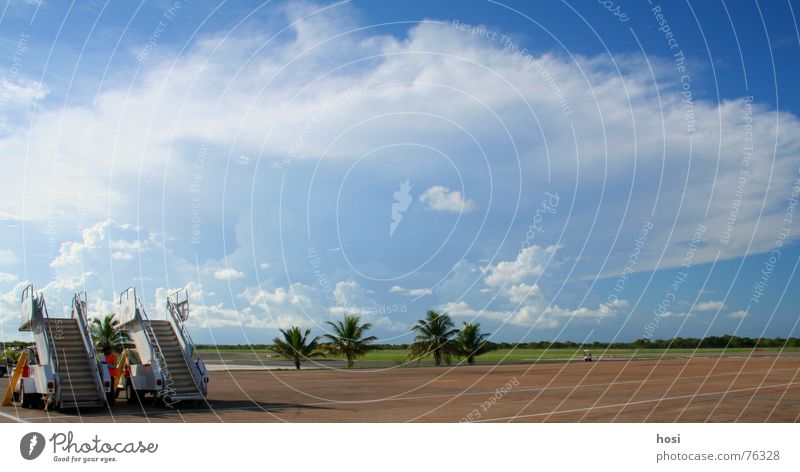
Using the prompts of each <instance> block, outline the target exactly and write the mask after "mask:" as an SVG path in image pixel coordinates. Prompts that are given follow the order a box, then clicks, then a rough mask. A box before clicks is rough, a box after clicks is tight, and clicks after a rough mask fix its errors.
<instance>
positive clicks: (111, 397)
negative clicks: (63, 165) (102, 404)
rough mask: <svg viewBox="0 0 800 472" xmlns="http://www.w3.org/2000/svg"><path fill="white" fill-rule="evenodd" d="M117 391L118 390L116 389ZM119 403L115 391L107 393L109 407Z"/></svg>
mask: <svg viewBox="0 0 800 472" xmlns="http://www.w3.org/2000/svg"><path fill="white" fill-rule="evenodd" d="M114 390H116V389H114ZM116 401H117V394H116V392H114V391H113V390H112V391H110V392H107V393H106V402H108V406H114V403H116Z"/></svg>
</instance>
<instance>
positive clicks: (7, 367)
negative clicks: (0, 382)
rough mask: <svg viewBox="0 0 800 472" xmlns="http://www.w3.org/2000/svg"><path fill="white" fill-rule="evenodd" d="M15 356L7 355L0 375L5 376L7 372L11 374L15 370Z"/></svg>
mask: <svg viewBox="0 0 800 472" xmlns="http://www.w3.org/2000/svg"><path fill="white" fill-rule="evenodd" d="M14 364H16V363H15V362H14V358H13V357H6V358H5V359H4V362H3V363H2V364H0V377H5V376H6V374H10V373H11V372H12V371H13V370H14Z"/></svg>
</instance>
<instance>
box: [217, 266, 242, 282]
mask: <svg viewBox="0 0 800 472" xmlns="http://www.w3.org/2000/svg"><path fill="white" fill-rule="evenodd" d="M242 277H244V272H239V271H238V270H236V269H234V268H233V267H223V268H221V269H217V270H215V271H214V278H215V279H217V280H238V279H241V278H242Z"/></svg>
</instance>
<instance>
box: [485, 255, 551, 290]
mask: <svg viewBox="0 0 800 472" xmlns="http://www.w3.org/2000/svg"><path fill="white" fill-rule="evenodd" d="M559 249H560V246H557V245H553V246H548V247H546V248H543V247H540V246H535V245H533V246H529V247H526V248H525V249H523V250H521V251H520V252H519V254H518V255H517V258H516V259H515V260H513V261H500V262H498V263H497V264H495V265H488V266H486V267H484V268H483V271H484V272H485V273H486V279H485V281H486V283H487V284H488V285H492V286H497V285H503V284H511V283H516V282H519V281H521V280H524V279H526V278H528V277H531V276H537V275H541V274H542V272H543V271H544V269H545V266H546V265H547V262H548V261H549V260H550V259H551V258H552V257H553V255H555V253H556V251H558V250H559Z"/></svg>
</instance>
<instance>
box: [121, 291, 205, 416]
mask: <svg viewBox="0 0 800 472" xmlns="http://www.w3.org/2000/svg"><path fill="white" fill-rule="evenodd" d="M117 316H118V317H119V320H120V328H121V329H123V330H125V331H126V332H127V333H128V336H129V338H130V339H131V341H132V343H133V345H134V349H130V350H128V351H127V352H126V357H127V367H126V372H125V393H126V397H127V399H128V401H129V402H131V403H137V402H140V401H141V400H142V399H143V398H144V396H145V395H151V396H152V397H153V398H154V399H155V400H156V401H160V402H161V403H163V404H165V405H167V406H170V405H172V404H174V403H177V402H185V401H195V402H201V401H203V400H204V399H205V397H206V393H207V390H208V372H207V370H206V366H205V364H204V363H203V361H202V360H201V359H200V355H199V353H198V352H197V350H196V349H195V347H194V343H193V342H192V338H191V337H190V336H189V331H188V330H187V328H186V325H185V321H186V320H187V319H188V318H189V297H188V293H187V292H186V290H185V289H182V290H179V291H177V292H175V293H173V294H171V295H170V296H169V297H167V316H166V318H167V319H165V320H157V319H151V318H149V317H148V315H147V313H146V312H145V309H144V306H143V305H142V303H141V301H140V300H139V298H138V297H137V296H136V289H135V288H134V287H130V288H128V289H127V290H125V291H124V292H122V293H121V294H120V297H119V306H118V309H117Z"/></svg>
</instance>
